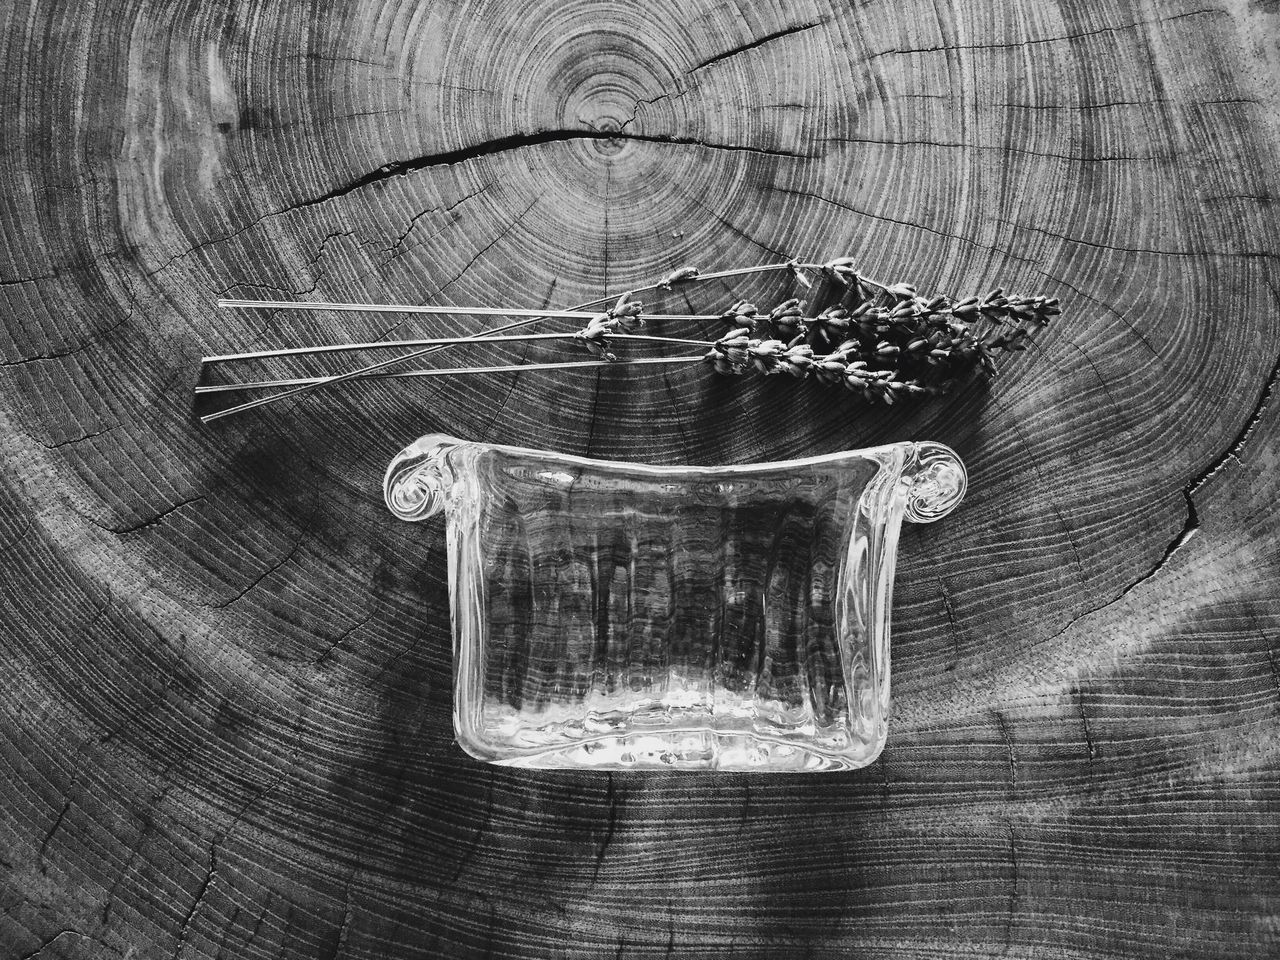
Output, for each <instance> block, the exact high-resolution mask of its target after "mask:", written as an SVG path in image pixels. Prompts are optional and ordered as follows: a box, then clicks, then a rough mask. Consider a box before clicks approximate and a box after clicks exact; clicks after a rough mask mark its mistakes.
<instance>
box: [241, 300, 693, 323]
mask: <svg viewBox="0 0 1280 960" xmlns="http://www.w3.org/2000/svg"><path fill="white" fill-rule="evenodd" d="M216 302H217V305H218V306H219V307H243V308H247V309H263V310H266V309H270V310H346V311H355V312H360V313H429V314H433V315H436V316H464V317H466V316H475V317H534V318H537V319H539V320H544V319H547V318H548V317H564V318H566V319H570V320H590V319H591V318H592V317H595V316H597V315H598V312H597V313H592V312H591V311H588V310H526V309H522V308H519V307H455V306H435V305H427V304H411V303H324V302H318V301H311V300H218V301H216ZM652 319H654V320H715V319H718V318H717V317H715V316H709V315H705V314H685V313H680V314H657V315H653V316H652Z"/></svg>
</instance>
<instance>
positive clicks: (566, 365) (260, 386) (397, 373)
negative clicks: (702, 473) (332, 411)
mask: <svg viewBox="0 0 1280 960" xmlns="http://www.w3.org/2000/svg"><path fill="white" fill-rule="evenodd" d="M704 359H705V358H704V357H702V356H697V357H644V358H642V359H637V360H615V361H613V362H609V361H607V360H570V361H564V362H558V363H520V364H506V365H502V366H494V367H453V368H449V369H445V368H441V369H436V370H394V371H391V372H388V373H367V374H362V375H361V376H359V377H356V378H355V379H358V380H396V379H404V378H408V377H439V376H444V375H445V374H469V373H511V372H513V371H516V370H521V371H524V370H566V369H570V368H573V367H600V366H606V367H626V366H651V365H657V364H670V363H700V362H702V361H703V360H704ZM324 379H325V378H324V377H298V378H296V379H292V380H259V381H255V382H250V383H215V384H208V385H206V386H203V387H196V390H195V392H196V393H235V392H239V391H241V390H266V389H270V388H273V387H296V386H303V385H305V384H309V383H318V382H320V381H322V380H324Z"/></svg>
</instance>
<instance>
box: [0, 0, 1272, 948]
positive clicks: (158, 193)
mask: <svg viewBox="0 0 1280 960" xmlns="http://www.w3.org/2000/svg"><path fill="white" fill-rule="evenodd" d="M0 21H2V22H3V31H2V32H0V38H2V42H3V44H4V46H3V64H4V70H3V77H2V79H0V97H2V99H3V106H4V109H3V118H2V120H0V123H3V132H4V135H3V139H2V140H0V156H2V158H3V159H2V161H0V176H2V177H3V190H2V192H0V198H2V200H3V217H2V218H0V221H2V227H0V238H2V243H3V246H2V247H0V304H3V310H4V314H5V323H6V327H7V329H8V331H9V336H8V337H6V338H4V340H3V342H2V343H0V364H2V366H0V385H2V387H3V392H2V394H0V430H2V431H3V446H2V447H0V457H2V458H3V483H2V485H0V492H2V495H3V498H4V499H3V504H2V506H0V554H2V555H3V562H2V563H0V575H2V576H3V578H4V584H3V590H2V591H0V628H2V633H0V689H2V691H3V697H0V783H3V784H4V789H3V793H2V797H3V799H2V800H0V958H15V960H17V958H26V960H35V958H40V960H54V958H59V957H65V958H72V957H76V958H78V957H86V958H88V957H92V958H102V957H115V956H119V957H126V958H151V957H178V958H197V957H210V958H212V957H226V958H257V957H284V958H294V957H298V958H301V957H306V958H324V960H333V958H363V957H369V958H374V957H376V958H428V957H489V956H492V957H499V956H511V957H515V956H530V957H598V956H608V957H649V956H653V957H657V956H680V957H685V956H707V955H726V956H727V955H733V956H741V957H762V958H763V957H770V958H773V957H785V956H814V957H854V956H857V957H920V958H936V957H945V956H965V957H969V956H1012V957H1044V958H1057V957H1112V956H1114V957H1181V956H1187V957H1191V956H1195V957H1204V956H1223V957H1259V956H1264V955H1268V954H1272V955H1274V954H1275V953H1276V952H1277V951H1280V826H1278V824H1280V779H1278V777H1277V771H1278V769H1280V738H1278V736H1277V734H1278V732H1280V723H1278V712H1280V641H1278V640H1277V637H1278V633H1280V631H1278V624H1280V550H1278V549H1277V543H1278V540H1280V515H1278V514H1277V510H1276V507H1275V503H1276V499H1277V495H1280V469H1278V468H1280V442H1278V438H1280V397H1278V396H1277V391H1276V380H1277V376H1278V371H1280V362H1278V358H1280V310H1278V305H1280V286H1278V282H1280V264H1278V263H1277V258H1278V252H1280V246H1278V245H1277V239H1278V237H1280V228H1278V227H1277V216H1276V215H1277V210H1278V209H1280V208H1278V207H1277V197H1280V166H1278V165H1277V160H1278V159H1280V157H1278V149H1277V148H1278V146H1280V140H1278V134H1280V121H1278V120H1277V117H1278V116H1280V114H1277V107H1278V106H1280V101H1278V99H1277V88H1276V81H1277V63H1278V62H1280V47H1278V44H1277V37H1278V36H1280V30H1278V29H1277V26H1278V23H1280V7H1278V6H1277V4H1276V3H1275V2H1272V0H1250V2H1244V0H1231V2H1226V3H1222V2H1216V0H1203V2H1199V3H1194V4H1191V3H1179V2H1174V3H1168V4H1156V3H1132V4H1121V3H1115V2H1102V3H1084V2H1079V0H1051V2H1033V0H1018V2H1014V0H1010V2H1005V3H1000V4H994V5H991V6H989V7H987V6H985V5H964V4H958V3H948V4H941V5H939V4H933V3H928V4H922V3H917V2H914V0H906V2H905V3H897V4H884V3H876V2H870V3H859V4H855V5H831V4H827V3H825V2H822V0H816V2H806V3H803V4H796V5H790V6H788V7H785V8H784V7H783V6H782V5H777V4H766V5H750V6H748V5H745V4H744V5H742V6H741V7H737V6H734V5H731V4H722V3H707V2H702V0H695V2H693V3H681V4H676V3H670V2H658V3H656V4H651V5H643V6H642V5H623V4H588V3H569V4H565V3H560V2H552V0H530V2H525V3H497V2H495V3H487V4H476V3H462V2H439V3H407V2H390V3H383V2H376V0H337V2H333V3H313V4H293V3H283V2H278V0H263V2H261V3H253V4H250V3H238V2H233V0H226V2H215V3H199V4H196V3H186V4H175V3H155V2H146V0H134V2H129V3H122V2H116V0H89V2H87V3H84V4H57V3H50V2H30V0H13V2H11V3H9V4H5V5H4V6H3V8H2V9H0ZM841 255H851V256H853V257H855V258H856V260H857V262H858V264H859V266H860V268H861V269H863V270H864V271H865V272H866V273H867V274H868V275H870V276H875V277H879V278H882V279H886V280H889V281H897V280H909V281H914V282H915V283H916V284H917V286H918V287H919V288H920V289H921V291H922V292H927V293H932V292H935V291H937V292H945V293H950V294H956V295H965V294H969V293H982V292H985V291H986V290H988V289H989V288H991V287H994V286H997V285H1001V286H1004V287H1005V288H1006V289H1009V290H1012V291H1016V292H1019V293H1027V294H1037V293H1043V294H1045V295H1049V296H1058V297H1060V298H1061V299H1062V302H1063V306H1064V316H1063V317H1061V318H1059V320H1058V321H1057V322H1056V323H1055V324H1054V325H1053V326H1051V327H1049V328H1048V329H1047V330H1045V331H1044V332H1043V333H1042V334H1041V336H1040V337H1039V338H1038V340H1037V343H1036V346H1035V347H1034V348H1033V349H1032V350H1031V351H1030V352H1028V353H1026V354H1024V355H1020V356H1017V357H1014V358H1012V359H1010V360H1006V361H1005V363H1004V364H1003V369H1002V373H1001V375H1000V376H998V377H997V378H995V379H994V380H993V381H992V382H991V383H990V385H989V387H986V388H982V387H980V386H974V387H970V388H967V389H965V390H963V391H961V392H960V393H958V394H956V395H955V396H953V397H951V398H949V399H948V400H945V401H933V402H927V403H920V404H901V405H897V406H895V407H893V408H892V409H886V408H884V407H870V406H868V405H867V404H865V403H864V402H862V401H861V400H859V399H858V398H856V397H853V396H852V395H846V394H844V393H842V392H839V391H837V392H831V391H829V390H827V389H826V388H823V387H821V386H819V385H817V384H813V383H803V384H801V383H796V382H794V381H790V380H789V379H788V378H781V377H778V378H769V379H768V380H765V379H764V378H760V377H755V378H750V377H748V378H742V379H717V378H716V377H714V376H713V375H712V374H711V373H710V372H709V371H708V370H706V369H705V368H703V367H701V366H694V367H672V368H657V367H654V368H646V369H644V370H641V371H635V370H614V369H609V370H600V371H598V372H597V371H586V372H581V373H579V372H573V371H571V372H569V373H559V374H557V373H542V374H539V373H524V374H518V375H516V374H500V375H495V376H491V377H471V378H466V379H463V378H456V379H451V380H432V381H418V382H404V381H398V382H397V381H379V382H374V383H366V384H362V385H359V386H351V387H347V388H335V389H332V390H329V391H326V392H323V393H319V394H316V395H314V396H312V397H308V398H301V399H298V400H294V401H287V402H285V403H282V404H277V405H274V406H271V407H267V408H265V409H263V410H260V411H256V412H252V413H248V414H245V415H242V416H237V417H235V418H229V419H227V420H224V421H220V422H218V423H216V424H211V425H208V426H202V425H201V424H200V423H199V422H198V420H197V419H196V418H195V416H194V415H193V396H192V389H193V387H194V385H195V383H196V378H197V376H198V372H199V358H200V357H201V356H204V355H207V354H215V353H223V352H229V351H233V350H241V349H253V348H258V349H262V348H266V347H272V346H283V345H300V344H319V343H326V342H341V341H355V340H369V339H375V338H378V337H401V336H429V335H431V334H432V333H434V332H438V331H444V332H447V333H463V332H467V331H470V330H474V329H477V326H476V324H477V321H475V320H466V319H463V318H445V319H435V318H423V317H409V318H405V317H387V316H380V315H363V314H332V313H330V314H312V315H305V314H291V313H283V312H278V313H271V312H263V311H226V310H222V311H220V310H217V309H216V308H215V307H214V304H213V301H214V300H215V298H217V297H219V296H231V297H254V298H267V299H314V300H329V301H343V300H345V301H362V302H405V301H409V302H423V303H454V304H480V305H518V306H532V307H543V306H566V305H571V304H575V303H579V302H582V301H586V300H590V299H592V298H593V297H597V296H600V295H602V294H613V295H617V294H618V293H620V292H622V291H623V290H626V289H627V288H628V287H630V286H634V285H638V284H644V283H650V282H652V281H653V280H655V279H657V278H658V277H660V276H661V275H662V274H664V273H665V272H667V271H669V270H671V269H673V268H676V267H680V266H683V265H686V264H693V265H696V266H699V267H701V268H702V269H703V270H715V269H723V268H726V267H730V266H737V265H749V264H756V263H767V262H773V261H777V260H785V259H787V258H788V257H793V256H794V257H800V258H807V259H819V260H823V259H828V258H830V257H835V256H841ZM770 284H773V286H770ZM783 286H784V284H783V281H782V280H781V279H779V278H774V279H773V280H769V281H767V282H766V280H764V279H757V280H754V281H752V282H744V283H742V284H738V285H736V286H734V287H732V288H730V287H728V286H719V287H713V286H712V285H710V284H708V285H704V286H702V287H699V288H698V289H697V290H696V291H694V290H691V291H690V292H689V294H688V296H689V299H690V302H691V303H693V304H694V305H696V306H697V307H698V309H704V308H711V309H716V310H719V309H723V308H724V307H725V306H726V305H727V303H728V302H729V301H731V300H732V299H733V297H734V296H736V295H737V294H738V293H743V294H745V295H748V296H758V297H760V298H762V300H765V299H768V298H770V297H775V298H776V297H780V296H782V295H784V294H785V292H786V291H785V290H784V289H783ZM668 302H669V303H671V304H674V305H676V306H678V307H681V308H682V305H683V303H684V300H683V298H682V297H679V296H677V297H675V298H673V299H670V300H669V301H668ZM707 329H708V330H709V329H710V326H708V327H707ZM538 349H539V350H541V349H542V348H538ZM455 356H456V358H457V359H458V360H459V362H465V363H480V362H492V360H493V358H495V357H496V358H498V361H499V362H518V361H520V360H521V359H522V358H524V357H528V358H530V359H533V358H534V357H535V356H541V354H539V353H537V352H536V351H534V350H533V348H525V347H521V346H511V347H509V348H504V349H500V350H496V351H492V352H482V351H480V350H478V349H475V348H467V350H465V351H459V352H458V353H457V354H456V355H455ZM264 369H265V370H268V371H270V372H280V373H284V372H285V371H286V366H285V365H284V364H282V363H281V364H279V365H276V366H272V365H267V366H265V367H264ZM288 369H290V370H293V369H296V367H289V368H288ZM783 380H787V382H781V381H783ZM436 430H442V431H447V432H449V433H452V434H454V435H457V436H461V437H464V438H468V439H477V440H479V439H487V440H491V441H494V442H508V443H510V442H515V443H520V444H523V445H529V446H537V447H545V448H548V449H554V450H561V451H565V452H570V453H580V454H587V455H591V456H596V457H605V458H619V459H631V460H641V461H649V462H659V463H677V462H691V463H738V462H750V461H755V460H765V459H776V458H787V457H792V456H801V455H808V454H817V453H825V452H831V451H836V450H841V449H848V448H853V447H858V446H865V445H868V444H873V443H880V442H886V441H890V440H899V439H911V438H921V439H934V440H939V441H941V442H944V443H947V444H950V445H951V446H953V447H954V448H955V449H956V450H957V451H958V452H959V453H960V455H961V456H962V458H963V459H964V460H965V461H966V463H967V465H968V467H969V471H970V482H971V486H970V493H969V496H968V498H967V500H966V502H965V503H964V504H963V505H962V506H961V508H960V509H959V510H958V511H957V512H956V513H955V514H954V515H952V516H951V517H949V518H947V519H946V520H945V521H943V522H941V523H939V524H936V525H933V526H929V527H912V528H907V529H904V534H903V539H902V544H901V551H900V554H899V561H898V580H897V590H896V596H895V606H894V649H893V718H892V720H891V723H890V738H889V745H888V748H887V749H886V751H885V753H884V755H883V757H882V758H881V759H880V760H879V761H878V762H877V763H876V764H874V765H872V766H870V767H868V768H866V769H864V770H861V771H857V772H852V773H848V774H839V775H826V776H815V777H796V776H768V775H688V774H675V773H671V774H661V773H634V774H614V775H612V776H609V775H605V774H588V773H557V772H528V771H520V770H512V769H507V768H499V767H493V766H487V765H484V764H481V763H478V762H475V761H472V760H471V759H470V758H468V757H466V756H465V755H463V754H462V752H461V751H460V750H459V748H458V747H457V746H456V745H455V744H454V743H453V735H452V727H451V722H450V704H451V674H450V670H451V653H450V644H449V629H448V601H447V595H446V589H445V550H444V542H443V535H442V530H443V528H442V526H441V525H440V524H439V523H438V522H437V521H432V522H430V523H428V525H427V526H425V527H423V526H418V527H413V526H409V525H406V524H402V523H399V522H398V521H396V520H395V519H394V518H392V517H391V515H390V514H389V513H388V512H387V511H386V509H385V507H384V506H383V504H382V502H381V491H380V482H381V477H382V472H383V470H384V468H385V465H386V463H387V461H388V460H389V458H390V457H391V456H392V455H393V454H394V453H395V452H397V451H398V450H399V449H400V448H401V447H403V446H404V445H405V444H407V443H408V442H409V441H411V440H412V439H414V438H416V437H417V436H419V435H420V434H423V433H427V432H431V431H436ZM432 524H435V525H434V526H433V525H432Z"/></svg>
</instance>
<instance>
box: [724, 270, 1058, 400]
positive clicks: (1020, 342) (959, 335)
mask: <svg viewBox="0 0 1280 960" xmlns="http://www.w3.org/2000/svg"><path fill="white" fill-rule="evenodd" d="M837 268H838V269H839V270H841V271H844V276H843V277H842V279H843V280H844V282H845V283H846V284H847V285H849V286H851V287H853V289H854V293H855V294H856V296H855V299H856V300H860V301H861V302H859V303H857V305H856V306H854V307H853V309H846V308H844V307H842V306H838V305H837V306H832V307H828V308H827V309H826V310H824V311H823V312H822V313H820V314H818V315H817V316H815V317H808V316H805V315H804V306H805V305H804V303H803V302H802V301H797V300H788V301H786V302H784V303H782V304H779V305H778V306H776V307H774V308H773V310H772V311H770V313H769V314H768V316H764V315H762V314H761V312H760V310H759V308H757V307H756V306H755V304H751V303H747V302H745V301H742V300H739V301H738V302H737V303H735V304H734V305H733V306H732V307H730V308H729V309H728V310H727V311H726V312H725V313H724V314H723V315H722V316H723V318H724V319H725V320H726V321H728V322H729V323H730V325H731V326H732V327H733V329H732V330H731V331H730V332H729V333H728V334H726V335H725V337H723V338H722V339H721V340H720V341H717V343H716V345H715V346H713V348H712V350H711V351H709V352H708V354H707V357H706V359H707V360H708V361H709V362H710V363H711V364H712V366H713V368H714V369H715V370H716V371H717V372H718V373H722V374H731V375H732V374H741V373H744V372H746V370H747V369H748V364H750V366H752V367H754V368H755V369H758V370H760V371H761V372H762V373H765V374H775V373H783V372H785V373H789V374H791V375H792V376H795V377H799V378H803V377H806V376H808V375H809V374H810V373H811V372H812V373H814V374H815V375H816V376H817V378H818V379H819V381H820V382H822V383H825V384H833V383H843V384H844V385H845V386H846V387H848V388H849V389H851V390H858V391H861V392H862V393H863V394H864V395H865V396H866V397H867V398H868V399H872V400H875V399H880V400H883V401H884V402H886V403H893V402H894V399H895V397H896V396H901V395H919V394H925V393H939V392H943V391H944V390H945V389H947V388H948V387H949V385H950V384H951V383H952V382H954V381H955V380H956V379H958V378H959V377H960V376H963V375H965V374H967V373H968V372H971V371H972V370H973V369H974V368H975V367H980V368H981V369H982V370H983V371H984V372H986V373H987V374H988V375H991V374H994V373H995V372H996V368H995V362H994V356H993V355H994V353H995V352H996V351H997V350H999V351H1005V352H1008V351H1019V350H1025V349H1026V343H1027V342H1028V341H1029V339H1030V336H1031V328H1030V327H1028V326H1027V325H1028V324H1030V325H1031V327H1035V328H1039V327H1042V326H1044V325H1046V324H1047V323H1048V322H1049V320H1050V319H1051V318H1052V317H1053V316H1056V315H1057V314H1058V313H1059V312H1060V310H1059V307H1058V301H1057V300H1056V299H1048V298H1045V297H1006V296H1005V295H1004V291H1003V290H1001V289H996V290H993V291H991V292H990V293H989V294H987V296H986V297H984V298H981V299H979V298H978V297H969V298H966V299H964V300H961V301H954V302H953V301H951V300H950V299H949V298H947V297H944V296H938V297H934V298H932V299H930V300H926V299H925V298H923V297H920V296H919V295H918V294H917V292H916V289H915V287H914V286H912V285H910V284H906V283H899V284H893V285H883V284H879V283H876V284H875V285H876V286H877V287H880V288H881V292H883V293H884V294H887V295H888V296H889V297H890V298H891V299H892V300H893V304H892V306H877V305H876V304H875V300H876V299H878V297H875V296H872V295H871V291H869V290H867V289H866V281H865V280H864V278H861V277H859V275H858V274H857V272H856V271H855V270H853V268H852V260H850V259H849V258H844V259H842V260H839V261H832V262H831V263H829V264H826V265H824V269H833V270H834V269H837ZM842 299H844V298H842ZM967 320H969V321H973V322H977V321H984V322H985V328H986V329H984V330H982V331H981V333H979V334H975V333H974V330H973V327H972V325H971V323H970V322H966V321H967ZM753 332H759V333H766V334H767V333H768V332H775V333H777V334H778V337H785V338H786V339H787V341H788V342H783V339H778V338H770V337H768V336H762V337H755V338H752V337H750V334H751V333H753ZM824 344H825V345H826V346H827V347H828V348H830V347H833V346H834V347H835V349H834V350H831V352H829V353H825V354H820V353H818V352H816V351H817V349H819V348H821V347H823V346H824Z"/></svg>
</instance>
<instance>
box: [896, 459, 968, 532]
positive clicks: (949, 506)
mask: <svg viewBox="0 0 1280 960" xmlns="http://www.w3.org/2000/svg"><path fill="white" fill-rule="evenodd" d="M903 476H904V477H906V478H907V480H908V482H909V483H910V484H911V487H910V490H909V491H908V493H907V513H906V519H907V520H910V521H911V522H912V523H933V521H935V520H940V519H942V518H943V517H945V516H946V515H947V514H949V513H950V512H951V511H952V510H954V509H955V508H956V507H957V506H958V505H959V504H960V501H961V500H963V499H964V493H965V490H966V489H968V486H969V475H968V474H967V473H966V472H965V469H964V464H963V463H961V462H960V458H959V457H958V456H956V452H955V451H954V450H952V449H951V448H950V447H947V446H944V445H943V444H941V443H917V444H916V445H915V454H914V456H913V458H912V460H911V461H910V462H909V463H908V464H907V466H906V468H905V469H904V471H903Z"/></svg>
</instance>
